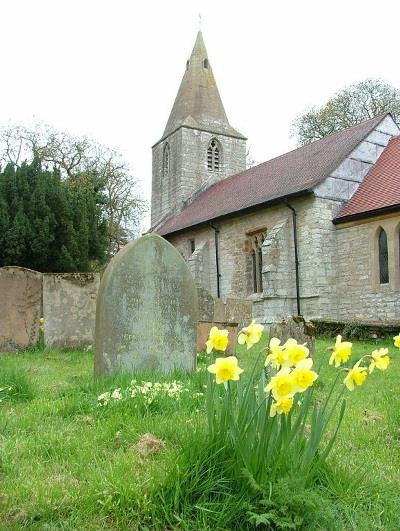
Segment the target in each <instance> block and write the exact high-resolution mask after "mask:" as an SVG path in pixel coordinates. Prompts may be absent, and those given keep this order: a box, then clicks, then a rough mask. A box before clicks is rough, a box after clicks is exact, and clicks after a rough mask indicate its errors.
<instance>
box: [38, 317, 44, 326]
mask: <svg viewBox="0 0 400 531" xmlns="http://www.w3.org/2000/svg"><path fill="white" fill-rule="evenodd" d="M45 322H46V319H45V318H44V317H41V318H40V319H39V323H40V324H41V325H44V323H45Z"/></svg>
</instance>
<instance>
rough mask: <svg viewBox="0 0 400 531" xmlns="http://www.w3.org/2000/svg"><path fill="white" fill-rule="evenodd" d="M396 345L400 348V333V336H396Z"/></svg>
mask: <svg viewBox="0 0 400 531" xmlns="http://www.w3.org/2000/svg"><path fill="white" fill-rule="evenodd" d="M393 340H394V346H395V347H397V348H400V334H399V335H398V336H394V338H393Z"/></svg>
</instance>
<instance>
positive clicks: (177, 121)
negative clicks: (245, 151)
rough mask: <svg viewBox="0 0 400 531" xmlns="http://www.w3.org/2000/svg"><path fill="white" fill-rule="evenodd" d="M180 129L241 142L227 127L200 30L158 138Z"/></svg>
mask: <svg viewBox="0 0 400 531" xmlns="http://www.w3.org/2000/svg"><path fill="white" fill-rule="evenodd" d="M204 61H206V66H205V63H204ZM181 126H186V127H190V128H195V129H201V130H203V131H208V130H209V131H211V132H212V133H220V134H225V135H229V136H234V137H237V138H243V139H245V137H244V136H243V135H242V134H241V133H239V132H238V131H236V129H234V128H233V127H232V126H231V125H230V124H229V121H228V118H227V116H226V113H225V109H224V106H223V104H222V100H221V96H220V95H219V91H218V87H217V84H216V82H215V78H214V74H213V71H212V68H211V64H210V61H209V59H208V54H207V50H206V47H205V44H204V41H203V35H202V33H201V31H199V32H198V34H197V38H196V42H195V44H194V47H193V51H192V54H191V56H190V59H189V60H188V62H187V68H186V71H185V74H184V76H183V79H182V81H181V84H180V87H179V90H178V94H177V96H176V98H175V102H174V105H173V107H172V110H171V114H170V116H169V119H168V122H167V125H166V127H165V131H164V134H163V136H162V139H164V138H165V137H167V136H168V135H169V134H171V133H172V132H173V131H175V130H176V129H178V128H179V127H181ZM162 139H161V140H162Z"/></svg>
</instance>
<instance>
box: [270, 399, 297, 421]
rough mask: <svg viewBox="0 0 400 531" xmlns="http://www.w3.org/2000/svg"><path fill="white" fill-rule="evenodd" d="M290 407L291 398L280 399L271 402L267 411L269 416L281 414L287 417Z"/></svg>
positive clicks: (291, 404) (291, 405)
mask: <svg viewBox="0 0 400 531" xmlns="http://www.w3.org/2000/svg"><path fill="white" fill-rule="evenodd" d="M292 407H293V398H281V399H279V400H277V401H276V402H272V404H271V409H270V410H269V416H270V417H275V415H276V414H277V413H278V415H280V414H281V413H285V414H286V415H287V414H288V413H289V411H290V410H291V409H292Z"/></svg>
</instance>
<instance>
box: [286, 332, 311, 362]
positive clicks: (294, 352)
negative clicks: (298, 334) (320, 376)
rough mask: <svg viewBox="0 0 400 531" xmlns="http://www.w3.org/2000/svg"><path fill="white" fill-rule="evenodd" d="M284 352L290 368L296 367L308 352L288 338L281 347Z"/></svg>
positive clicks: (305, 348) (304, 347)
mask: <svg viewBox="0 0 400 531" xmlns="http://www.w3.org/2000/svg"><path fill="white" fill-rule="evenodd" d="M283 348H284V349H285V352H286V357H287V359H288V361H289V362H290V365H291V366H293V365H294V366H296V365H297V364H298V363H299V362H300V361H301V360H304V359H305V358H307V356H308V355H309V353H310V351H309V350H308V348H307V347H306V346H305V344H304V345H299V344H298V343H297V341H296V340H295V339H292V338H289V339H288V340H287V341H286V343H285V344H284V345H283Z"/></svg>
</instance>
